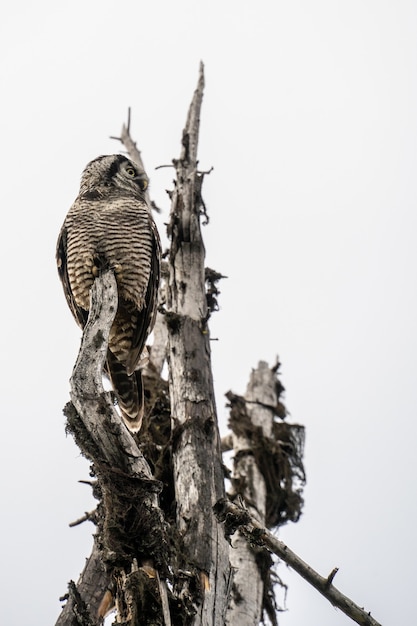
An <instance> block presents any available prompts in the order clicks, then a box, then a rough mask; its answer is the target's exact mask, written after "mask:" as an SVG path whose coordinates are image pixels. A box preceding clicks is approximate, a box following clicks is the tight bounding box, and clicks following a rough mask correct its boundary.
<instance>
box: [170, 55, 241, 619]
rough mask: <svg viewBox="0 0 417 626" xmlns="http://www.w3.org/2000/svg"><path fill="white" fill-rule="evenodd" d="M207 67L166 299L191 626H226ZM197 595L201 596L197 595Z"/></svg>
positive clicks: (174, 220) (181, 171) (186, 142)
mask: <svg viewBox="0 0 417 626" xmlns="http://www.w3.org/2000/svg"><path fill="white" fill-rule="evenodd" d="M203 87H204V76H203V67H202V66H201V68H200V77H199V82H198V87H197V90H196V91H195V93H194V97H193V100H192V102H191V106H190V110H189V113H188V118H187V122H186V126H185V129H184V131H183V136H182V146H183V147H182V152H181V156H180V158H179V160H178V161H175V162H174V164H175V167H176V171H177V181H176V187H175V189H174V191H173V193H172V197H171V200H172V209H171V219H170V236H171V250H170V258H169V268H170V275H169V282H168V289H167V291H168V294H167V314H166V320H167V326H168V362H169V380H170V396H171V407H172V428H173V448H172V454H173V466H174V484H175V500H176V517H177V529H178V532H179V534H180V539H181V544H182V546H181V552H182V553H181V554H180V556H179V560H178V564H177V567H178V569H179V570H186V571H187V574H186V577H185V578H184V579H183V582H182V583H181V584H182V585H183V591H182V594H183V595H185V596H188V597H189V600H190V602H191V603H192V604H194V605H195V609H196V614H195V616H194V617H193V618H192V621H191V622H190V623H192V624H193V626H200V625H201V626H224V623H225V612H226V608H227V603H228V588H229V579H230V567H229V559H228V545H227V542H226V540H225V538H224V535H223V532H222V529H221V528H220V526H219V525H218V523H217V521H216V519H215V517H214V515H213V511H212V507H213V505H214V503H215V502H216V501H217V499H218V498H219V496H220V497H222V494H224V474H223V469H222V461H221V452H220V438H219V432H218V426H217V417H216V407H215V400H214V391H213V380H212V372H211V361H210V337H209V331H208V327H207V320H208V317H209V314H208V307H207V299H206V293H205V270H204V257H205V250H204V245H203V240H202V236H201V229H200V214H201V210H202V207H203V203H202V199H201V183H202V178H203V175H202V174H201V173H199V172H198V170H197V145H198V131H199V116H200V108H201V102H202V97H203ZM193 589H194V590H195V591H193Z"/></svg>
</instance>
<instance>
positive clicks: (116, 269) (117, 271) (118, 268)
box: [113, 263, 123, 274]
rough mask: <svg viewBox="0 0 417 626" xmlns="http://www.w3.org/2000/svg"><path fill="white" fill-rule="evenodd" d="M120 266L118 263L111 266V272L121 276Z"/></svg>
mask: <svg viewBox="0 0 417 626" xmlns="http://www.w3.org/2000/svg"><path fill="white" fill-rule="evenodd" d="M122 269H123V268H122V266H121V265H120V263H116V265H114V266H113V270H114V273H115V274H121V273H122Z"/></svg>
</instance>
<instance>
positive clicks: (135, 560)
mask: <svg viewBox="0 0 417 626" xmlns="http://www.w3.org/2000/svg"><path fill="white" fill-rule="evenodd" d="M117 301H118V298H117V284H116V279H115V277H114V274H113V272H112V271H107V272H105V273H103V274H102V275H101V276H99V277H98V278H97V279H96V280H95V281H94V284H93V287H92V289H91V298H90V311H89V317H88V322H87V325H86V326H85V328H84V331H83V337H82V342H81V348H80V352H79V355H78V358H77V361H76V364H75V367H74V371H73V375H72V377H71V381H70V382H71V399H72V404H69V405H67V407H66V410H65V413H66V415H67V418H68V422H67V424H68V428H69V430H70V431H71V432H72V433H73V435H74V437H75V440H76V442H77V444H78V446H79V447H80V449H81V450H82V452H83V454H84V455H85V456H86V457H87V458H89V459H91V460H92V461H93V463H94V465H93V468H94V472H95V474H96V476H97V485H98V487H97V488H98V490H99V493H100V500H101V503H100V505H99V511H98V516H97V517H98V535H97V537H96V538H95V543H94V547H93V553H92V555H91V557H90V559H89V561H88V563H87V566H86V568H85V569H84V572H83V574H82V576H81V578H80V581H79V586H78V587H77V586H75V585H74V584H73V583H71V584H70V593H69V602H70V605H69V606H68V607H67V606H66V607H64V610H63V612H62V613H61V615H60V617H59V618H58V622H57V624H59V626H64V625H65V626H70V625H71V626H72V625H73V624H74V623H76V624H85V626H90V625H92V624H97V623H99V622H100V619H101V618H102V617H103V615H104V614H100V611H99V614H98V615H97V610H98V607H97V604H98V596H99V594H100V593H101V594H102V598H101V600H103V596H104V592H103V590H104V591H105V588H107V587H108V582H109V578H110V577H111V580H112V583H113V584H112V587H113V589H114V598H113V599H114V602H115V603H116V605H118V616H117V619H118V620H122V621H123V620H124V622H125V623H129V624H130V625H131V626H137V625H138V624H139V622H138V621H135V614H136V613H135V607H134V606H133V604H132V602H129V601H128V600H127V598H128V593H129V589H130V587H131V582H132V579H136V578H138V572H139V575H140V576H142V573H143V576H142V578H143V579H144V582H143V586H146V585H145V583H146V582H147V578H148V579H149V578H152V577H153V578H156V579H157V580H158V581H159V578H158V577H157V575H156V573H155V574H153V575H152V576H149V575H148V573H149V567H151V569H152V571H154V570H153V568H154V567H155V568H158V569H160V570H162V571H163V574H164V575H165V574H166V572H167V569H168V567H167V562H168V546H167V540H166V537H165V523H164V519H163V515H162V512H161V510H160V509H159V505H158V495H157V494H158V493H159V491H160V490H161V485H160V483H159V482H158V481H156V480H155V479H154V478H153V476H152V474H151V471H150V468H149V466H148V464H147V462H146V460H145V458H144V457H143V455H142V453H141V452H140V450H139V448H138V446H137V444H136V442H135V440H134V438H133V436H132V434H131V433H130V432H129V430H128V429H127V428H126V426H125V425H124V423H123V421H122V419H121V418H120V416H119V415H118V414H117V413H116V411H115V409H114V406H113V402H112V398H111V394H110V393H109V392H105V391H104V389H103V382H102V375H103V366H104V362H105V359H106V355H107V347H108V339H109V332H110V328H111V325H112V323H113V320H114V316H115V313H116V310H117ZM98 544H100V551H99V552H100V554H98V549H97V548H98ZM100 561H101V562H100ZM103 571H104V573H103ZM95 583H97V588H98V590H97V591H93V586H94V584H95ZM159 592H160V593H159V595H160V597H159V601H158V602H159V604H158V606H159V614H160V615H161V616H162V605H163V600H164V596H166V588H165V587H164V583H162V582H161V584H160V585H159ZM165 599H166V598H165ZM106 604H107V605H109V604H110V605H111V601H109V602H108V603H106ZM141 608H142V613H143V612H144V608H143V605H141ZM79 614H81V615H82V620H83V621H80V619H81V618H77V619H78V621H75V622H74V616H77V615H79ZM140 623H141V624H142V625H145V624H151V623H152V624H156V623H157V622H156V621H155V620H154V619H153V618H152V621H150V620H147V619H146V617H145V618H144V617H143V614H142V617H141V622H140ZM160 623H161V624H163V623H164V622H163V621H162V617H161V621H160Z"/></svg>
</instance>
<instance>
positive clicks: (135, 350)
mask: <svg viewBox="0 0 417 626" xmlns="http://www.w3.org/2000/svg"><path fill="white" fill-rule="evenodd" d="M151 226H152V231H153V246H152V256H151V270H150V275H149V281H148V287H147V290H146V295H145V305H144V307H143V309H142V311H140V312H138V321H137V326H136V332H135V334H134V336H133V339H132V350H131V353H130V356H129V359H128V361H127V363H126V369H127V372H128V374H131V373H132V372H134V371H135V369H136V368H137V366H138V365H139V362H140V357H141V354H142V352H143V349H144V348H145V344H146V339H147V337H148V335H149V333H150V332H151V331H152V328H153V326H154V324H155V317H156V312H157V308H158V288H159V278H160V258H161V243H160V239H159V234H158V231H157V229H156V226H155V224H154V222H153V220H152V222H151Z"/></svg>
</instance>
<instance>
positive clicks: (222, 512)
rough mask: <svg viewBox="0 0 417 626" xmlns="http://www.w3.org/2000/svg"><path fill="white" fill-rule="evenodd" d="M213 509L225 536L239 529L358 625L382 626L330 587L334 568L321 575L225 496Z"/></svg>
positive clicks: (334, 572) (334, 571)
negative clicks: (220, 522) (221, 524)
mask: <svg viewBox="0 0 417 626" xmlns="http://www.w3.org/2000/svg"><path fill="white" fill-rule="evenodd" d="M215 512H216V515H217V517H218V519H219V521H222V522H224V523H225V531H226V533H227V535H231V534H233V533H234V532H235V531H236V530H237V529H239V530H240V532H242V533H243V534H244V536H245V537H246V539H247V540H248V542H249V543H250V544H251V545H257V546H259V547H261V548H264V549H266V550H269V551H271V552H273V553H274V554H276V555H277V556H278V557H279V558H280V559H282V560H283V561H284V562H285V563H286V564H287V565H289V566H290V567H292V568H293V569H294V570H295V571H296V572H297V573H298V574H300V576H302V577H303V578H304V579H305V580H306V581H307V582H308V583H310V585H312V586H313V587H314V588H315V589H317V591H319V592H320V593H321V594H322V595H323V596H324V597H325V598H327V600H329V601H330V602H331V603H332V604H333V605H334V606H335V607H337V608H338V609H340V610H341V611H343V613H345V615H347V616H348V617H350V618H351V619H352V620H353V621H354V622H356V623H357V624H360V626H381V624H380V623H379V622H377V621H376V620H375V619H374V618H373V617H372V616H371V614H370V613H369V612H367V611H365V609H364V608H363V607H360V606H358V605H357V604H356V603H355V602H353V600H351V599H350V598H348V597H347V596H345V595H344V594H343V593H342V592H341V591H339V590H338V589H337V588H336V587H334V586H333V579H334V577H335V575H336V573H337V568H335V569H333V570H332V572H330V574H329V576H327V577H324V576H320V574H318V573H317V572H316V571H315V570H314V569H313V568H312V567H310V565H308V563H306V562H305V561H303V560H302V559H301V558H300V557H299V556H298V555H297V554H295V552H293V551H292V550H290V548H289V547H288V546H287V545H285V543H283V542H282V541H280V540H279V539H278V538H277V537H275V536H274V535H273V534H272V533H271V532H270V531H269V530H267V529H266V528H265V527H264V526H262V524H260V523H259V522H258V521H257V520H256V519H255V518H254V517H253V516H252V515H250V513H249V511H248V510H246V509H245V508H243V507H241V506H237V505H236V504H235V503H232V502H230V501H228V500H226V499H224V500H220V501H219V502H217V503H216V505H215ZM240 623H241V622H239V624H240Z"/></svg>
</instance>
